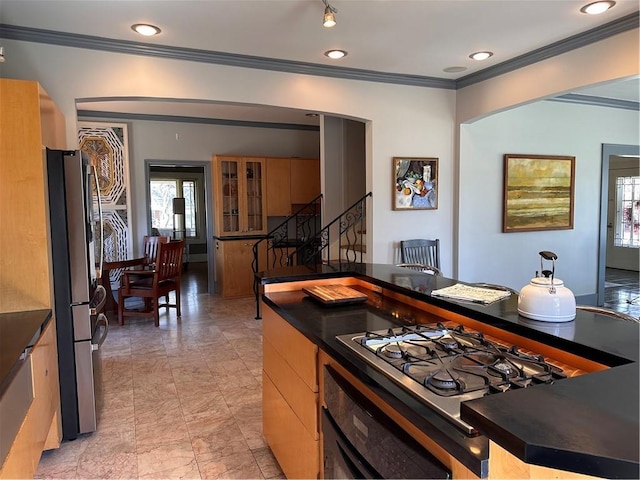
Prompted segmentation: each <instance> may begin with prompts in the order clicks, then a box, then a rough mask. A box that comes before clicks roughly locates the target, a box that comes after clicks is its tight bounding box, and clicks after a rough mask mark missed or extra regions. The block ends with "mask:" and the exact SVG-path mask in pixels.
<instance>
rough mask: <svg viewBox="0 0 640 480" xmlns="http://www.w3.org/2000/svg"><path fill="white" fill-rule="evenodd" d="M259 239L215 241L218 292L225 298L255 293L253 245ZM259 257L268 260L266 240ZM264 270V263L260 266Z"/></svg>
mask: <svg viewBox="0 0 640 480" xmlns="http://www.w3.org/2000/svg"><path fill="white" fill-rule="evenodd" d="M258 240H259V239H240V238H239V239H233V240H220V239H216V241H215V248H216V251H215V265H216V266H215V268H216V292H217V293H219V294H220V295H222V296H223V297H225V298H232V297H246V296H249V295H253V281H254V275H253V246H254V245H255V244H256V243H257V242H258ZM260 248H261V251H260V253H259V255H258V256H259V258H260V259H261V262H262V261H265V260H266V256H267V253H266V249H267V245H266V242H262V243H261V244H260ZM258 269H259V270H264V265H262V264H261V265H260V266H259V267H258Z"/></svg>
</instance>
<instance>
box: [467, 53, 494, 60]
mask: <svg viewBox="0 0 640 480" xmlns="http://www.w3.org/2000/svg"><path fill="white" fill-rule="evenodd" d="M489 57H493V52H476V53H472V54H471V55H469V58H471V59H473V60H478V61H480V60H486V59H487V58H489Z"/></svg>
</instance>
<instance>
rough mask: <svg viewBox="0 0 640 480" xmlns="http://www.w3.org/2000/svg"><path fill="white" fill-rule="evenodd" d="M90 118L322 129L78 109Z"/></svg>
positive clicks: (81, 117) (80, 117)
mask: <svg viewBox="0 0 640 480" xmlns="http://www.w3.org/2000/svg"><path fill="white" fill-rule="evenodd" d="M88 118H104V119H111V120H113V119H117V120H146V121H150V122H176V123H199V124H207V125H224V126H227V127H250V128H275V129H279V130H304V131H309V132H319V131H320V127H319V126H316V125H303V124H297V123H275V122H250V121H244V120H226V119H220V118H202V117H183V116H178V115H153V114H145V113H118V112H102V111H98V110H78V120H81V121H85V120H86V119H88Z"/></svg>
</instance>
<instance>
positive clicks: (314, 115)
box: [304, 113, 320, 117]
mask: <svg viewBox="0 0 640 480" xmlns="http://www.w3.org/2000/svg"><path fill="white" fill-rule="evenodd" d="M304 115H305V116H306V117H319V116H320V115H318V114H317V113H305V114H304Z"/></svg>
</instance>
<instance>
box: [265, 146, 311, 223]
mask: <svg viewBox="0 0 640 480" xmlns="http://www.w3.org/2000/svg"><path fill="white" fill-rule="evenodd" d="M266 161H267V216H269V217H286V216H289V215H291V214H292V213H293V212H294V211H295V210H296V209H297V208H298V207H300V206H301V205H305V204H307V203H309V202H310V201H311V200H313V199H314V198H316V197H317V196H318V195H320V160H318V159H317V158H278V157H268V158H267V159H266Z"/></svg>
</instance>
